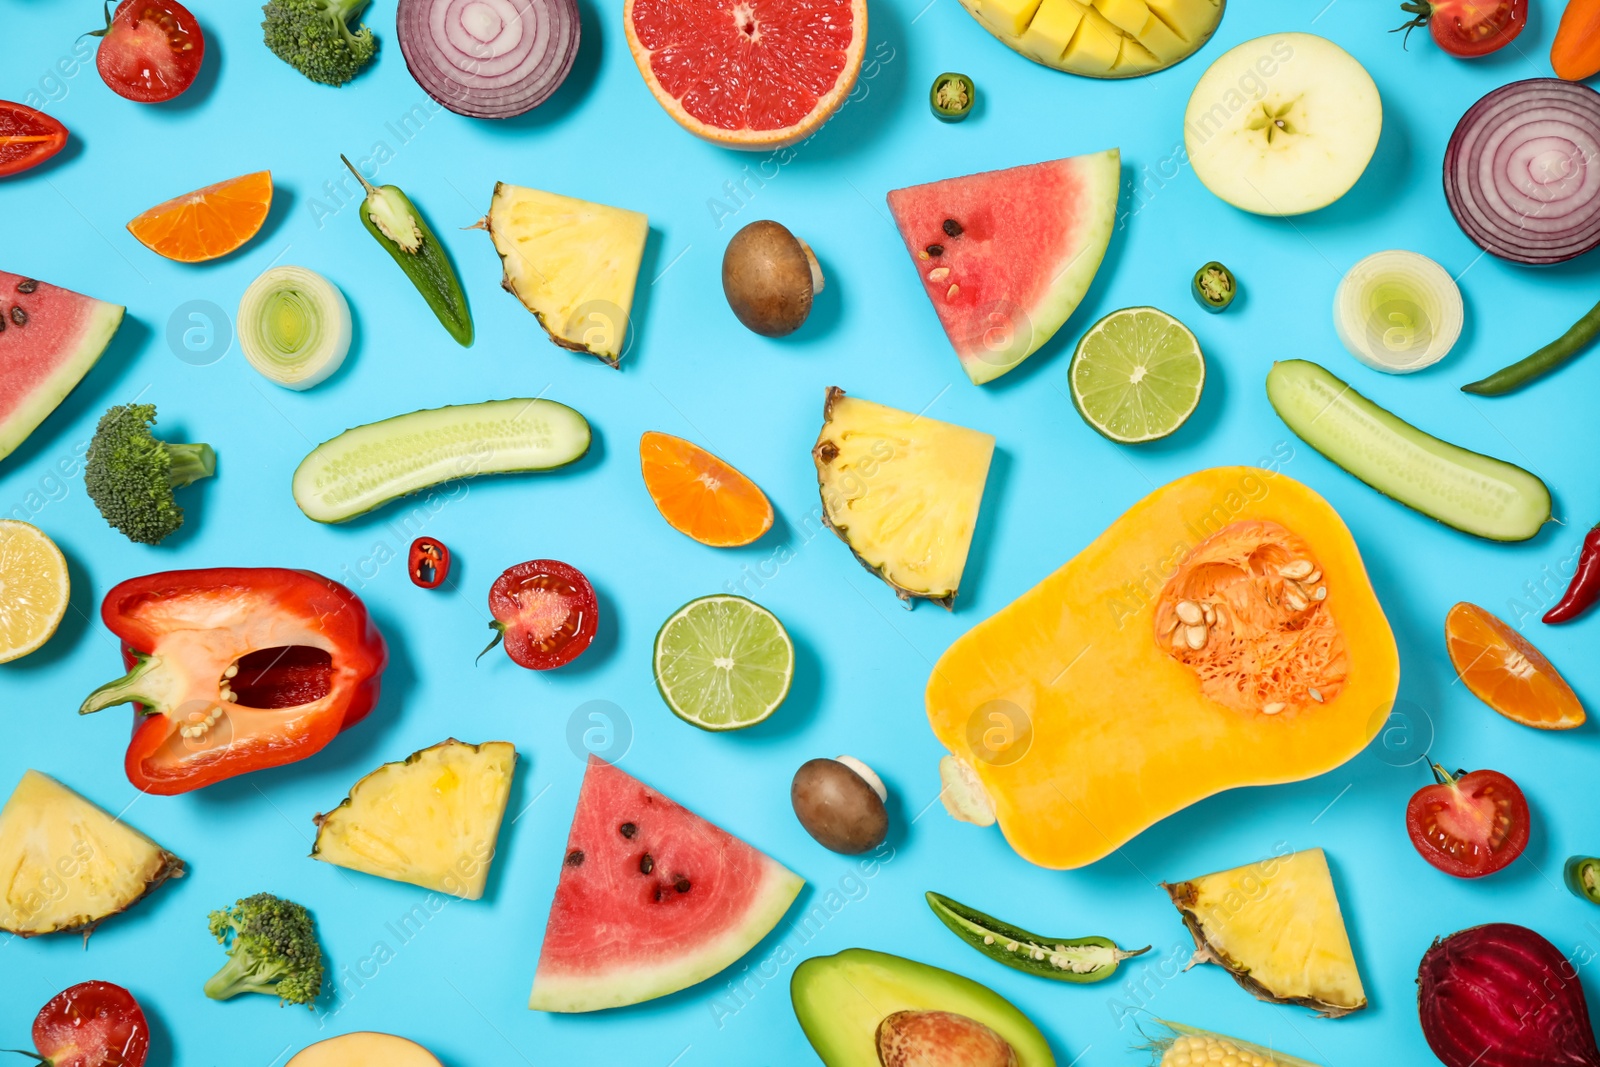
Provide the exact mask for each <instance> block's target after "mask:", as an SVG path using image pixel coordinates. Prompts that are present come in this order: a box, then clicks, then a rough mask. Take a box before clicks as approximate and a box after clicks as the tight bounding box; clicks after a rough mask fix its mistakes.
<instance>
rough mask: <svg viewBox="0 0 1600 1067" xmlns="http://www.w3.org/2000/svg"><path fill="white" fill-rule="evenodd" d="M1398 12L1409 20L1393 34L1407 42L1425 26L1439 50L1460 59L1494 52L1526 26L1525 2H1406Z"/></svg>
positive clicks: (1464, 0)
mask: <svg viewBox="0 0 1600 1067" xmlns="http://www.w3.org/2000/svg"><path fill="white" fill-rule="evenodd" d="M1400 10H1402V11H1404V12H1406V13H1407V14H1408V15H1411V16H1412V18H1411V21H1410V22H1408V23H1406V24H1405V25H1404V26H1399V27H1397V28H1396V29H1395V30H1394V32H1395V33H1399V32H1401V31H1402V30H1403V31H1405V35H1406V39H1407V40H1408V41H1409V40H1410V38H1411V31H1412V30H1414V29H1416V28H1418V27H1419V26H1426V27H1428V32H1429V33H1431V34H1433V39H1434V42H1435V43H1437V44H1438V46H1439V47H1440V48H1443V49H1444V50H1445V51H1446V52H1449V53H1450V54H1451V55H1453V56H1460V57H1462V58H1463V59H1474V58H1476V57H1478V56H1486V55H1488V54H1489V53H1490V52H1498V51H1499V50H1500V49H1502V48H1504V47H1505V46H1506V45H1508V44H1510V43H1511V42H1512V41H1514V40H1516V38H1517V34H1519V33H1521V32H1522V29H1523V27H1524V26H1526V25H1527V24H1528V0H1406V2H1405V3H1403V4H1401V5H1400Z"/></svg>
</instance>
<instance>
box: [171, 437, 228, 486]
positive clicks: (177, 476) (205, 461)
mask: <svg viewBox="0 0 1600 1067" xmlns="http://www.w3.org/2000/svg"><path fill="white" fill-rule="evenodd" d="M167 455H168V456H170V457H171V458H172V468H171V469H170V470H168V471H167V482H168V483H169V484H170V485H171V486H172V488H174V489H182V488H183V487H184V486H186V485H191V484H193V483H194V482H198V481H199V480H200V479H201V478H210V477H211V476H212V475H214V474H216V473H217V453H216V451H215V450H214V449H213V448H212V447H211V446H210V445H173V444H169V445H167Z"/></svg>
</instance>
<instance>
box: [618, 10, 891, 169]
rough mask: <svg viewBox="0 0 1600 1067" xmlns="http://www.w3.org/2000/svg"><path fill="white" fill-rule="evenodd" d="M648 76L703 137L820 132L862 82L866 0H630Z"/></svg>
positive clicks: (629, 24)
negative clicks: (853, 89) (860, 77)
mask: <svg viewBox="0 0 1600 1067" xmlns="http://www.w3.org/2000/svg"><path fill="white" fill-rule="evenodd" d="M622 21H623V26H624V28H625V29H626V31H627V34H628V48H629V49H630V50H631V51H632V52H633V59H634V62H636V63H638V64H639V72H640V73H641V74H643V75H644V80H645V84H646V85H648V86H649V87H650V91H651V92H652V93H654V94H655V98H656V102H657V103H659V104H660V105H661V106H662V107H664V108H666V109H667V114H669V115H671V116H672V117H673V118H674V119H676V120H677V121H678V124H679V125H680V126H682V127H683V128H684V129H686V130H688V131H689V132H690V133H692V134H694V135H695V136H697V137H703V138H705V139H706V140H708V141H711V142H713V143H715V144H720V145H724V146H726V147H728V148H743V149H749V150H752V151H764V150H768V149H774V148H782V147H784V146H786V145H791V144H794V143H795V142H796V141H800V140H803V139H805V138H807V137H810V136H811V135H812V134H813V133H816V132H817V129H818V128H819V127H820V126H821V125H822V124H823V123H824V122H826V121H828V117H829V116H830V115H832V114H833V113H834V112H835V111H837V110H838V109H839V105H840V104H842V103H844V98H845V97H846V96H847V95H849V93H850V90H851V88H852V87H853V86H854V85H855V83H856V75H857V74H858V73H859V72H860V70H861V54H862V52H863V51H864V50H865V48H866V43H867V3H866V0H709V2H708V0H627V5H626V7H625V8H624V10H623V20H622Z"/></svg>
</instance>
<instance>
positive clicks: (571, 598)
mask: <svg viewBox="0 0 1600 1067" xmlns="http://www.w3.org/2000/svg"><path fill="white" fill-rule="evenodd" d="M489 613H490V614H491V615H493V616H494V621H493V622H491V623H490V624H489V628H490V629H491V630H494V631H495V638H494V640H493V641H491V642H489V648H486V649H484V650H483V652H480V653H478V658H479V659H482V658H483V654H484V652H488V651H489V649H490V648H493V647H494V646H495V645H498V644H499V643H500V642H501V640H502V639H503V640H504V641H505V646H506V655H508V656H510V657H511V659H512V660H513V661H514V662H516V663H517V664H518V665H520V666H523V667H526V668H528V669H529V670H532V671H547V670H550V669H551V668H553V667H561V666H564V665H566V664H568V663H571V662H572V661H573V660H575V659H577V658H578V656H579V655H581V654H582V653H583V650H584V649H586V648H588V647H589V645H590V643H591V642H593V641H594V635H595V630H596V628H597V626H598V624H599V619H600V613H599V603H598V601H597V600H596V598H595V595H594V586H592V585H590V584H589V579H587V578H585V577H584V576H583V572H582V571H580V570H578V568H576V567H574V566H571V565H570V564H566V563H562V562H561V561H560V560H558V559H532V560H529V561H528V562H526V563H519V564H517V565H516V566H515V567H512V568H510V569H508V570H507V571H506V572H505V573H504V574H502V575H501V576H500V577H498V578H496V579H495V582H494V585H492V586H490V587H489Z"/></svg>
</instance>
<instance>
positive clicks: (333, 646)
mask: <svg viewBox="0 0 1600 1067" xmlns="http://www.w3.org/2000/svg"><path fill="white" fill-rule="evenodd" d="M100 617H101V618H102V619H103V620H104V621H105V624H106V626H107V628H108V629H110V630H111V632H112V633H114V634H116V635H117V636H118V637H119V638H121V639H122V647H123V658H124V660H125V661H126V666H128V667H129V668H130V670H129V671H128V673H127V674H126V675H125V676H124V677H122V678H119V679H117V680H116V681H114V682H110V683H108V684H106V685H103V686H101V687H100V688H99V689H96V690H95V691H94V692H93V693H90V694H89V698H88V699H87V700H85V701H84V702H83V706H82V707H81V708H80V709H79V711H80V713H83V714H88V713H89V712H92V711H99V710H100V709H101V708H108V707H110V706H111V705H113V704H126V703H129V702H132V703H134V704H135V705H136V708H135V711H136V712H137V715H136V717H135V721H134V728H133V739H132V741H130V742H129V744H128V755H127V761H126V769H127V772H128V781H130V782H132V783H133V784H134V785H135V786H136V787H137V788H139V789H141V790H143V791H144V792H147V793H156V794H160V795H163V796H170V795H172V794H175V793H187V792H189V791H190V790H193V789H199V788H201V787H203V786H208V785H211V784H213V783H215V782H220V781H222V780H223V779H224V778H232V777H233V776H235V775H239V774H246V773H248V772H250V771H258V770H261V769H263V768H266V767H279V766H282V765H284V764H286V763H294V762H295V761H297V760H302V759H305V758H306V757H307V756H310V755H312V754H313V753H315V752H318V751H320V750H321V749H322V748H323V747H324V746H326V745H327V744H328V742H330V741H332V740H333V739H334V738H335V737H337V736H338V734H339V732H340V731H341V730H345V729H347V728H349V727H351V726H353V725H355V724H356V723H357V722H360V721H361V719H362V718H364V717H365V716H366V714H367V713H368V712H370V711H371V710H372V708H373V705H375V704H376V703H377V701H378V684H379V678H380V676H381V674H382V673H383V668H384V665H385V664H386V663H387V662H388V658H389V653H388V649H387V648H386V646H385V645H384V643H383V635H382V634H380V633H379V632H378V628H377V627H376V626H375V625H373V622H372V619H371V617H370V616H369V615H368V614H367V609H366V606H365V605H363V604H362V603H361V601H360V600H359V599H357V597H356V595H355V594H354V593H352V592H350V590H348V589H346V588H345V587H344V586H342V585H340V584H339V583H338V582H335V581H333V580H332V579H329V578H324V577H322V575H320V574H313V573H312V572H310V571H298V570H286V569H282V568H278V567H219V568H213V569H210V570H193V571H164V572H162V573H160V574H147V575H145V576H144V577H143V578H132V579H129V580H128V581H126V582H123V583H122V584H121V585H118V586H116V587H115V588H113V589H112V590H111V591H110V592H109V593H107V594H106V599H105V602H104V603H103V604H102V605H101V606H100Z"/></svg>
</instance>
